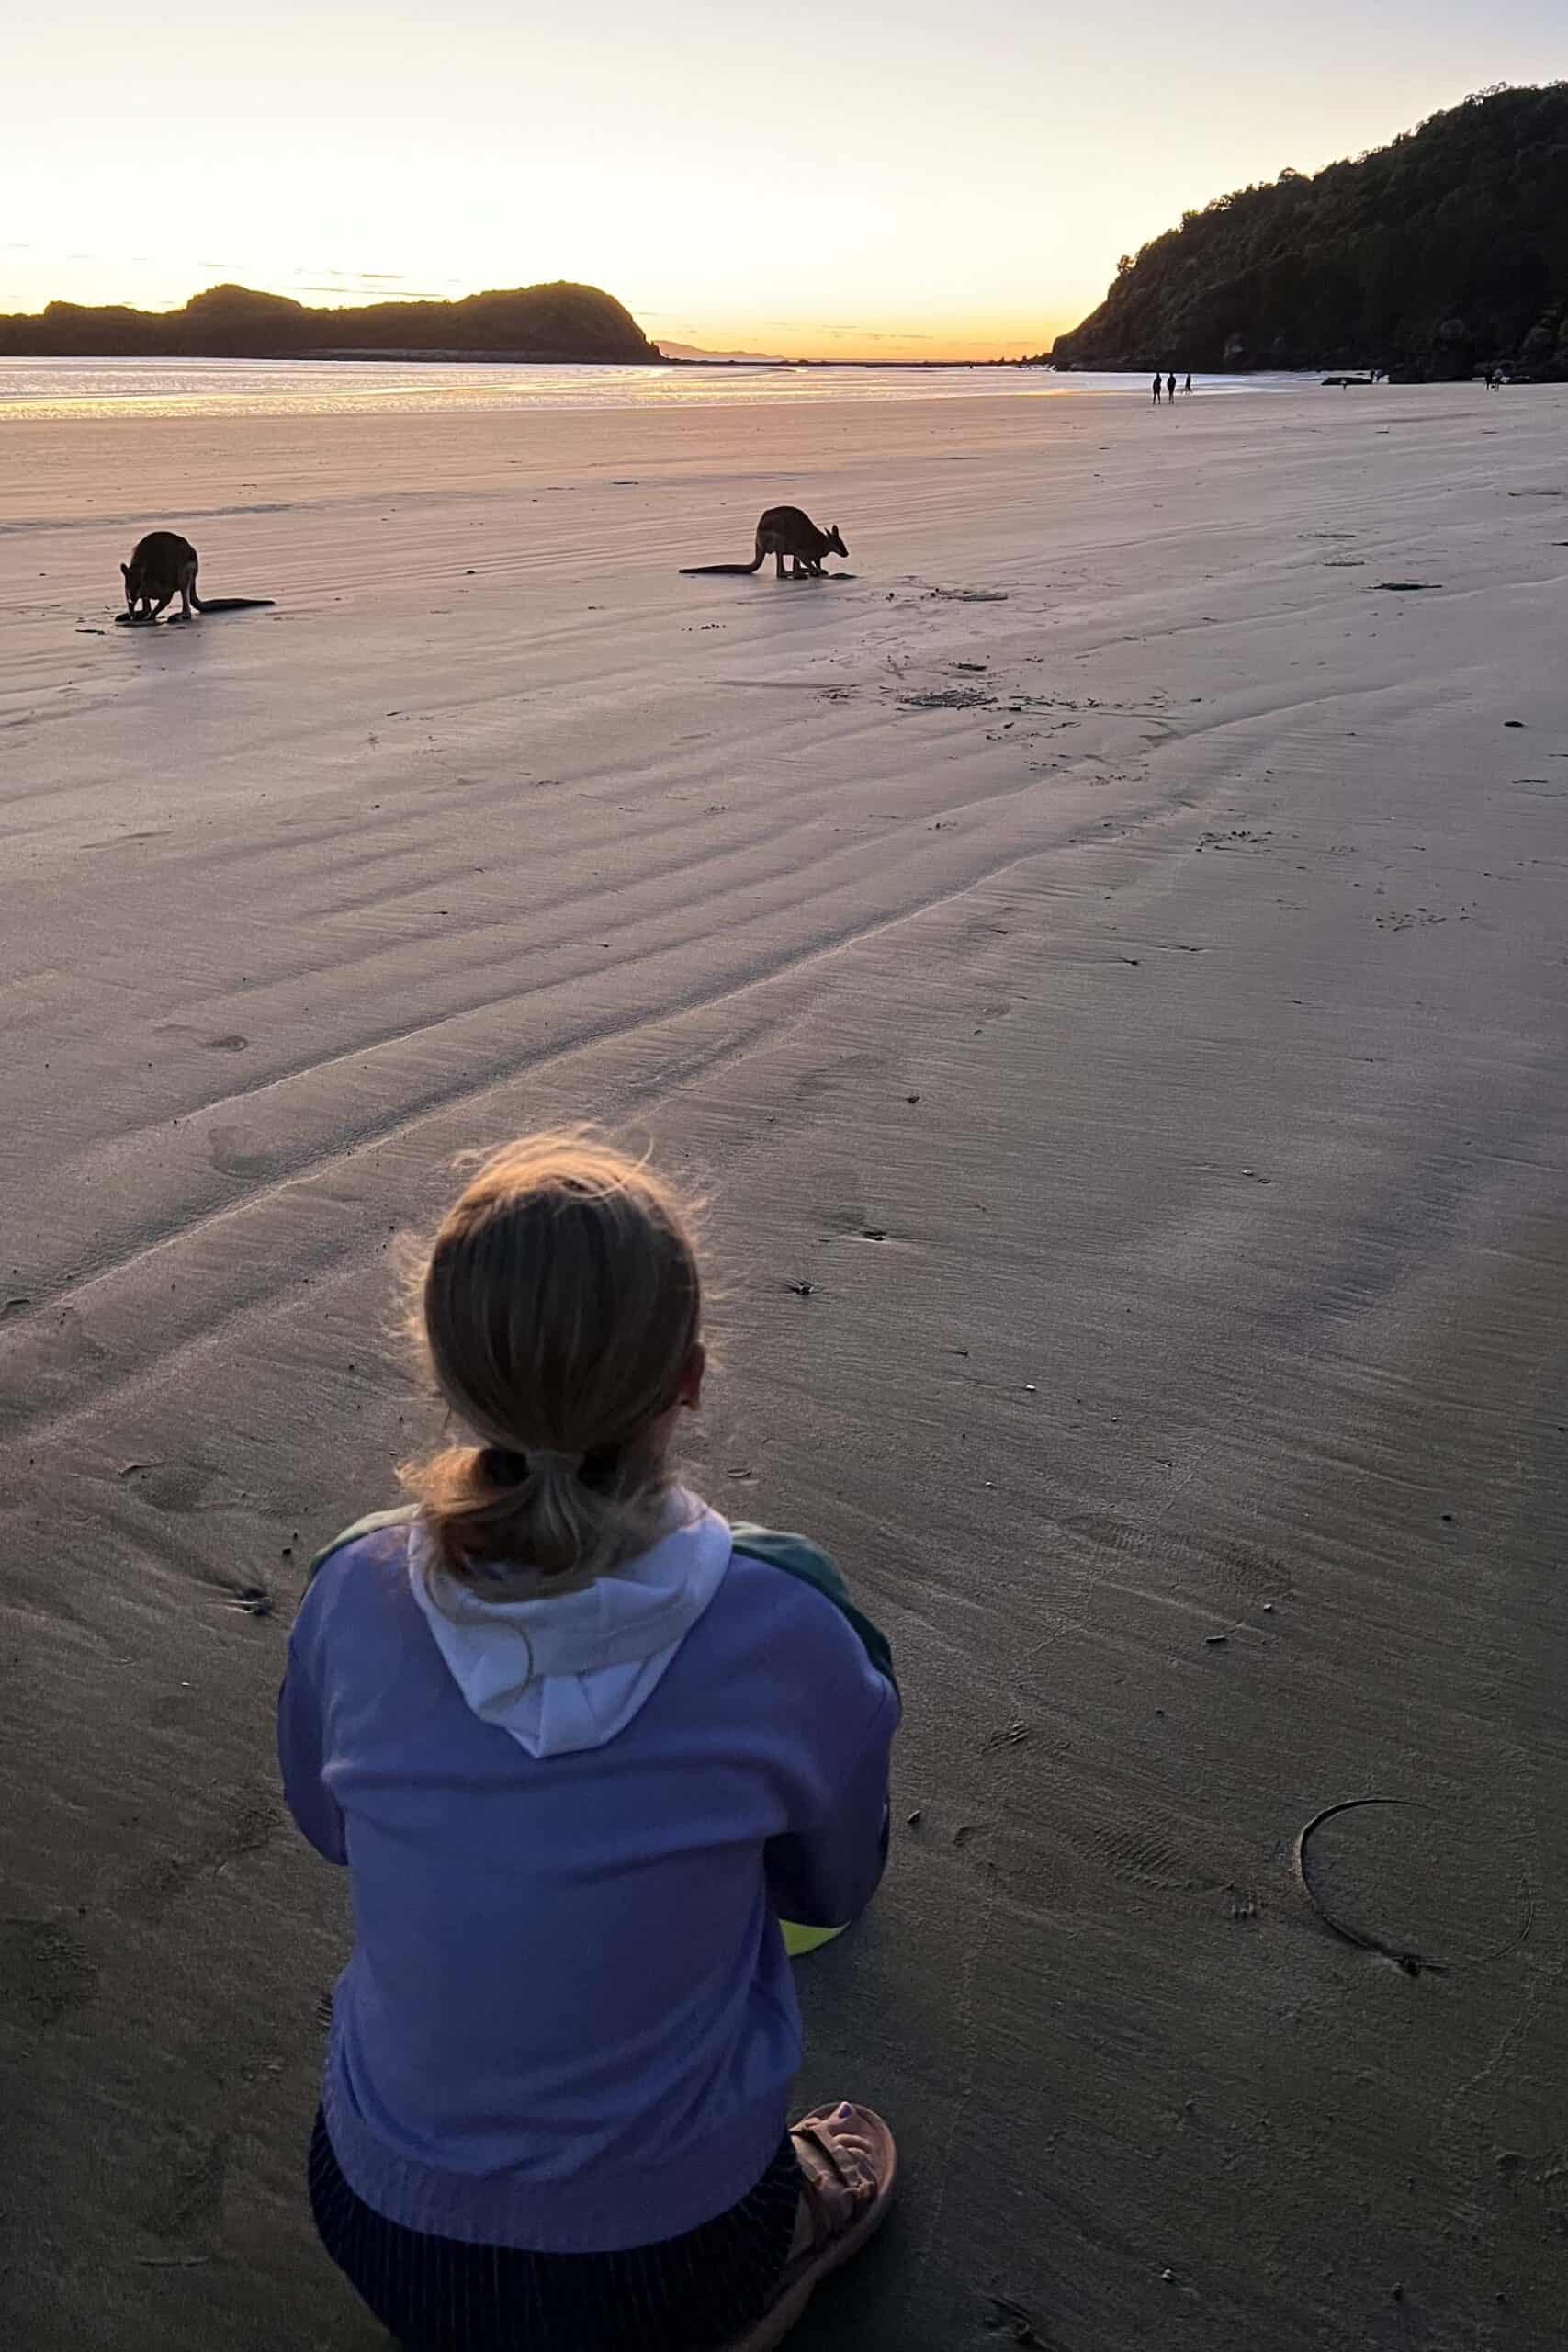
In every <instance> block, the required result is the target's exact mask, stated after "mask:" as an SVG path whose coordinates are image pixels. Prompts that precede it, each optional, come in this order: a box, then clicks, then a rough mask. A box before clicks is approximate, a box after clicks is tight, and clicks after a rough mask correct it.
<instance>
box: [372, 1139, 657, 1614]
mask: <svg viewBox="0 0 1568 2352" xmlns="http://www.w3.org/2000/svg"><path fill="white" fill-rule="evenodd" d="M414 1320H415V1326H416V1332H417V1336H418V1339H419V1340H420V1342H421V1345H422V1347H423V1351H424V1352H425V1354H426V1356H427V1359H428V1362H429V1364H430V1368H431V1370H432V1372H433V1373H434V1378H435V1382H436V1385H437V1386H438V1388H439V1390H440V1392H441V1394H442V1396H443V1397H445V1399H446V1403H447V1405H448V1406H449V1407H450V1408H451V1409H452V1411H453V1412H454V1414H455V1415H457V1418H458V1419H459V1420H461V1421H462V1422H463V1423H465V1424H466V1426H467V1428H468V1430H470V1431H472V1433H473V1435H474V1436H475V1437H476V1438H477V1439H479V1441H480V1442H479V1443H478V1444H474V1443H467V1442H464V1443H453V1444H447V1445H444V1446H442V1447H440V1448H439V1449H438V1450H437V1451H436V1452H435V1453H434V1454H432V1455H431V1456H429V1457H428V1458H427V1459H426V1460H424V1461H423V1462H417V1463H412V1464H405V1466H404V1467H403V1469H402V1471H401V1472H400V1476H401V1479H402V1483H403V1486H404V1487H405V1489H406V1490H407V1491H408V1492H409V1493H410V1494H411V1495H412V1497H413V1498H414V1499H415V1501H416V1502H417V1503H418V1504H419V1506H420V1510H421V1514H422V1516H423V1520H424V1521H425V1523H426V1525H427V1527H428V1528H429V1530H430V1532H431V1535H432V1537H433V1539H434V1544H435V1546H436V1551H437V1555H438V1556H439V1558H440V1560H441V1563H442V1565H443V1566H444V1567H445V1568H446V1570H447V1571H448V1573H449V1574H450V1575H452V1576H454V1577H457V1578H458V1580H459V1581H461V1582H464V1583H468V1584H470V1585H476V1586H486V1587H493V1583H494V1580H495V1577H496V1575H497V1573H498V1572H500V1573H504V1571H505V1569H506V1568H507V1567H508V1566H513V1567H516V1568H520V1569H527V1570H533V1571H535V1572H543V1573H545V1574H548V1575H562V1576H566V1575H570V1576H574V1577H592V1576H595V1575H599V1574H602V1573H603V1572H604V1570H605V1569H607V1568H610V1567H613V1566H615V1564H616V1562H617V1561H620V1560H623V1559H629V1558H630V1557H632V1556H633V1555H635V1554H636V1553H637V1552H641V1551H646V1550H647V1549H649V1546H650V1545H651V1544H655V1543H657V1542H658V1541H659V1538H660V1535H662V1534H663V1533H664V1532H666V1531H667V1529H668V1527H669V1524H670V1512H671V1474H670V1470H669V1466H668V1462H667V1451H668V1440H669V1435H670V1422H669V1416H670V1415H671V1413H672V1411H673V1409H674V1408H675V1406H676V1405H677V1404H678V1403H679V1402H680V1401H681V1397H682V1390H683V1387H684V1385H686V1383H687V1382H688V1380H689V1378H690V1376H691V1374H692V1370H693V1367H694V1365H696V1366H697V1367H698V1369H699V1373H700V1362H701V1358H700V1351H699V1341H698V1334H699V1330H700V1321H701V1281H700V1276H699V1273H698V1270H697V1264H696V1256H695V1251H694V1247H693V1242H692V1238H691V1234H690V1231H689V1229H688V1225H687V1219H686V1214H685V1212H684V1211H683V1209H682V1204H681V1203H680V1202H679V1200H678V1199H677V1197H676V1195H675V1194H674V1193H672V1192H671V1190H670V1189H669V1188H668V1187H667V1186H666V1185H665V1184H664V1183H662V1182H660V1179H659V1178H657V1177H655V1176H654V1175H653V1173H652V1171H651V1170H649V1168H648V1167H647V1166H646V1165H644V1164H642V1163H639V1162H637V1161H635V1160H631V1159H626V1157H624V1156H623V1155H622V1154H621V1153H619V1152H617V1151H615V1150H614V1149H612V1148H610V1147H609V1146H607V1145H604V1144H599V1143H595V1142H592V1141H590V1140H587V1139H585V1138H583V1137H581V1136H559V1135H555V1136H551V1135H544V1136H528V1137H525V1139H524V1140H523V1141H522V1142H519V1143H516V1144H513V1145H511V1146H509V1147H508V1148H506V1149H505V1150H504V1151H502V1152H498V1153H497V1154H496V1155H495V1156H494V1157H493V1158H492V1159H489V1160H487V1161H485V1162H484V1164H483V1165H482V1166H481V1168H480V1170H479V1173H478V1175H477V1176H476V1177H475V1178H474V1180H473V1182H471V1183H470V1184H469V1185H468V1188H467V1190H466V1191H465V1192H464V1193H463V1194H462V1196H461V1197H460V1199H459V1200H458V1201H457V1204H456V1205H455V1206H454V1207H453V1208H452V1209H451V1210H450V1212H449V1213H448V1215H447V1216H446V1218H445V1219H444V1220H443V1222H442V1225H441V1227H440V1229H439V1231H438V1232H437V1234H436V1237H435V1239H434V1244H433V1245H432V1248H431V1251H430V1255H429V1259H428V1261H427V1262H426V1265H425V1267H424V1271H423V1280H422V1282H421V1284H420V1295H419V1302H418V1306H417V1309H416V1312H415V1317H414Z"/></svg>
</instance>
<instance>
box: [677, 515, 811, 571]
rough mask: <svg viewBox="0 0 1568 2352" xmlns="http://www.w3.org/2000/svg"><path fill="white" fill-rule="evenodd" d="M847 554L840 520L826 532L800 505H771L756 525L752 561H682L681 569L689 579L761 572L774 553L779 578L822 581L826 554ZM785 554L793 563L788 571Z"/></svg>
mask: <svg viewBox="0 0 1568 2352" xmlns="http://www.w3.org/2000/svg"><path fill="white" fill-rule="evenodd" d="M848 554H849V549H848V548H847V547H846V546H845V545H844V543H843V541H842V539H841V538H840V537H839V526H838V525H837V523H829V526H828V528H827V529H826V530H825V531H819V530H818V527H817V526H816V524H815V523H814V522H813V521H812V519H811V517H810V515H803V514H802V513H801V511H800V509H799V507H798V506H770V507H769V509H768V511H767V513H766V514H765V515H763V517H762V519H761V522H760V523H759V524H758V526H757V552H756V554H755V555H754V556H753V557H752V559H751V560H750V563H683V564H682V566H681V570H682V572H683V573H684V574H685V576H686V577H687V578H688V579H694V578H695V576H696V575H697V573H698V572H707V571H726V572H750V571H761V569H762V566H763V564H764V563H765V562H766V561H767V559H768V558H769V556H772V557H773V561H774V562H775V564H776V565H777V566H778V571H777V575H776V576H777V577H778V578H779V579H780V580H784V579H790V580H820V579H821V577H822V559H823V557H824V556H825V555H843V556H847V555H848ZM786 555H787V556H788V557H789V559H790V560H791V563H792V564H793V566H794V569H793V570H792V571H789V572H787V573H786V572H785V571H784V558H785V556H786Z"/></svg>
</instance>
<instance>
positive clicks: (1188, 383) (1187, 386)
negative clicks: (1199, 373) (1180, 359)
mask: <svg viewBox="0 0 1568 2352" xmlns="http://www.w3.org/2000/svg"><path fill="white" fill-rule="evenodd" d="M1181 389H1182V390H1183V391H1184V392H1190V390H1192V370H1191V368H1189V369H1188V370H1187V381H1186V382H1185V383H1184V384H1183V385H1182V387H1181Z"/></svg>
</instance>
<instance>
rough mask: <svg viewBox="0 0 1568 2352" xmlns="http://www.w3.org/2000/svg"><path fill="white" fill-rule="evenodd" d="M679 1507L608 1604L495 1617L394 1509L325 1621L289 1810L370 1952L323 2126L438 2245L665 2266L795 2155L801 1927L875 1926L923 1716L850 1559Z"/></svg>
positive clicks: (287, 1725)
mask: <svg viewBox="0 0 1568 2352" xmlns="http://www.w3.org/2000/svg"><path fill="white" fill-rule="evenodd" d="M682 1501H683V1502H684V1504H685V1505H686V1506H687V1509H686V1513H685V1515H684V1516H682V1519H681V1521H680V1522H679V1524H677V1525H675V1526H674V1527H673V1528H672V1531H671V1533H670V1534H669V1535H667V1536H666V1537H665V1538H664V1540H663V1541H662V1542H661V1543H660V1544H657V1545H655V1546H654V1548H653V1550H652V1551H650V1552H649V1553H647V1554H645V1555H642V1557H641V1559H639V1560H637V1561H628V1562H626V1563H625V1564H624V1565H623V1566H622V1567H621V1568H620V1569H618V1570H617V1571H615V1574H614V1575H613V1576H610V1577H600V1578H599V1579H597V1580H596V1582H595V1583H593V1584H592V1585H591V1586H587V1587H579V1588H576V1589H570V1590H566V1591H561V1590H559V1589H556V1590H553V1591H549V1592H547V1591H546V1590H545V1589H543V1588H542V1587H541V1586H540V1584H539V1581H538V1580H537V1579H535V1580H533V1582H532V1583H529V1582H528V1581H527V1580H524V1582H523V1583H522V1584H521V1585H513V1586H510V1587H509V1588H508V1590H507V1596H506V1599H505V1600H503V1601H502V1603H501V1604H500V1605H498V1606H495V1607H494V1608H493V1611H492V1609H491V1604H489V1603H487V1602H476V1601H475V1600H472V1598H471V1597H470V1596H469V1595H468V1594H467V1593H466V1592H463V1591H459V1590H458V1589H457V1588H455V1587H452V1586H450V1585H449V1584H447V1583H446V1580H445V1579H443V1578H442V1577H441V1576H440V1573H439V1571H438V1570H437V1569H435V1568H434V1564H433V1562H432V1560H431V1558H430V1556H429V1554H428V1550H427V1547H425V1545H424V1544H423V1537H422V1533H421V1531H420V1530H419V1528H418V1525H417V1522H416V1521H412V1520H411V1519H409V1518H407V1517H399V1518H395V1519H393V1520H391V1521H385V1522H381V1523H379V1524H375V1525H372V1526H371V1528H370V1530H369V1532H365V1533H360V1532H356V1531H355V1532H351V1533H350V1535H349V1537H348V1538H346V1539H344V1541H343V1542H342V1543H341V1544H339V1545H338V1546H337V1547H335V1548H333V1550H332V1551H330V1552H329V1553H328V1554H327V1555H325V1557H324V1559H323V1561H322V1562H321V1566H320V1570H319V1573H318V1574H317V1575H316V1577H315V1578H314V1580H313V1582H312V1583H311V1585H310V1589H309V1591H308V1592H307V1594H306V1596H305V1600H304V1603H303V1605H302V1607H301V1609H300V1611H299V1620H298V1623H296V1625H295V1628H294V1633H293V1636H292V1639H291V1641H290V1643H289V1653H288V1674H287V1677H286V1679H285V1681H284V1685H283V1691H282V1694H281V1697H280V1700H279V1707H278V1744H279V1753H280V1757H281V1760H282V1767H283V1782H284V1790H285V1792H286V1794H287V1796H288V1803H289V1805H290V1807H291V1809H292V1811H293V1814H294V1817H295V1819H296V1821H297V1822H298V1823H299V1827H300V1828H301V1829H302V1830H303V1832H304V1834H305V1836H306V1837H307V1838H309V1839H310V1843H311V1844H312V1845H313V1846H314V1847H315V1848H316V1849H317V1850H318V1852H320V1853H321V1854H323V1855H325V1856H326V1858H327V1859H328V1860H330V1861H335V1862H346V1863H347V1865H348V1869H349V1874H350V1880H351V1884H352V1889H353V1896H354V1914H355V1947H354V1951H353V1953H352V1955H351V1957H350V1960H349V1962H348V1965H347V1967H346V1968H345V1969H344V1973H343V1975H342V1976H341V1978H340V1979H339V1981H338V1985H337V1991H336V1995H335V1997H334V2003H333V2030H332V2037H331V2041H330V2045H329V2049H328V2053H327V2063H326V2075H325V2083H324V2088H323V2093H322V2104H323V2107H324V2109H325V2112H326V2119H327V2126H328V2130H329V2131H330V2133H331V2136H332V2141H333V2147H334V2149H335V2151H336V2154H337V2158H338V2162H339V2164H340V2165H341V2166H342V2168H343V2171H344V2175H345V2177H347V2179H348V2181H349V2183H350V2185H351V2186H352V2187H353V2188H355V2191H356V2192H357V2193H358V2195H359V2196H360V2197H361V2198H362V2199H364V2200H365V2202H366V2203H367V2204H368V2205H370V2206H372V2207H374V2208H375V2210H376V2211H378V2212H380V2213H382V2214H384V2215H386V2216H387V2217H388V2219H389V2220H391V2221H394V2222H402V2223H403V2224H404V2225H405V2226H406V2227H408V2228H411V2229H415V2230H423V2231H426V2232H430V2233H434V2234H436V2235H439V2236H444V2237H453V2238H460V2239H463V2240H466V2241H467V2242H468V2243H470V2244H476V2245H509V2246H520V2247H527V2248H531V2249H534V2250H536V2251H538V2252H558V2253H575V2252H581V2253H591V2252H604V2251H609V2250H613V2249H619V2248H624V2247H628V2246H635V2245H646V2244H649V2243H651V2242H653V2241H654V2240H656V2239H660V2238H668V2237H674V2236H677V2235H679V2234H681V2233H682V2232H684V2231H686V2230H690V2229H694V2228H696V2227H697V2226H698V2225H699V2224H700V2223H701V2222H705V2221H709V2220H711V2219H712V2218H713V2217H714V2216H715V2215H716V2214H718V2213H721V2212H723V2211H726V2210H727V2209H728V2207H729V2206H731V2205H733V2204H736V2203H738V2202H739V2200H740V2199H742V2198H743V2197H745V2196H746V2195H747V2194H748V2192H749V2191H750V2189H751V2188H753V2187H754V2186H755V2184H756V2182H757V2181H758V2180H759V2179H760V2178H761V2175H762V2173H763V2172H764V2171H765V2170H766V2168H767V2166H768V2165H769V2163H770V2162H771V2161H772V2159H773V2155H774V2154H775V2153H776V2151H777V2149H778V2145H779V2143H780V2141H781V2140H782V2138H783V2136H784V2131H785V2128H786V2124H787V2119H788V2102H789V2093H790V2085H791V2080H792V2077H793V2076H794V2075H795V2070H796V2068H797V2066H798V2064H799V2062H800V2048H801V2045H800V2020H799V2013H798V2011H797V2009H796V2007H795V1987H794V1985H793V1982H792V1980H791V1973H790V1967H789V1963H788V1962H787V1960H786V1959H785V1957H784V1947H783V1943H782V1940H781V1939H780V1935H779V1930H778V1926H777V1917H778V1915H780V1914H782V1915H783V1916H784V1917H789V1918H793V1919H796V1920H799V1921H800V1922H802V1923H803V1924H806V1925H818V1926H824V1927H828V1926H838V1925H840V1924H841V1923H842V1922H844V1921H846V1920H848V1919H851V1918H852V1917H854V1916H855V1914H856V1913H857V1912H858V1911H860V1910H861V1909H863V1906H864V1905H865V1904H866V1903H867V1902H868V1901H869V1899H870V1897H871V1895H872V1894H873V1892H874V1888H875V1886H876V1883H877V1880H878V1878H879V1876H880V1874H881V1870H882V1860H883V1854H884V1852H885V1849H886V1798H887V1765H888V1750H889V1746H890V1743H891V1740H892V1736H893V1733H894V1730H895V1729H896V1727H897V1719H898V1702H897V1694H896V1692H895V1690H894V1688H893V1685H892V1683H891V1681H890V1680H889V1679H888V1678H887V1677H886V1675H885V1674H884V1673H883V1672H881V1671H880V1670H879V1668H878V1667H877V1666H875V1665H874V1664H873V1663H872V1659H871V1657H870V1656H868V1652H867V1646H866V1645H865V1643H864V1642H863V1638H862V1634H861V1633H860V1632H857V1631H856V1630H855V1627H856V1625H860V1624H863V1621H861V1620H858V1619H854V1620H853V1622H852V1612H851V1614H848V1615H847V1614H846V1613H845V1609H844V1607H843V1606H842V1605H840V1600H836V1599H835V1598H834V1597H831V1596H832V1595H833V1593H834V1592H835V1590H836V1591H837V1592H839V1593H840V1594H841V1587H839V1586H838V1585H837V1579H836V1577H834V1574H833V1571H832V1569H831V1567H830V1566H829V1564H827V1563H826V1562H824V1561H823V1560H822V1558H821V1555H816V1554H812V1553H811V1552H810V1547H808V1546H805V1545H801V1544H798V1539H785V1538H778V1537H766V1538H763V1539H762V1544H761V1549H763V1550H767V1549H768V1548H769V1547H773V1553H774V1556H773V1558H762V1557H758V1556H752V1555H749V1554H748V1553H746V1552H742V1551H740V1550H739V1549H737V1548H734V1546H733V1544H732V1539H731V1532H730V1530H729V1528H728V1526H727V1525H726V1523H725V1522H724V1521H723V1520H721V1519H720V1518H719V1517H718V1516H717V1514H716V1513H715V1512H713V1511H709V1510H706V1509H705V1507H703V1506H702V1505H700V1504H698V1503H696V1502H695V1501H694V1498H682ZM745 1540H747V1539H745V1538H742V1541H745ZM792 1544H793V1545H794V1546H795V1552H796V1553H799V1554H804V1555H807V1563H806V1565H805V1566H799V1565H795V1566H793V1570H792V1566H791V1561H790V1559H789V1557H788V1556H786V1555H788V1553H789V1547H790V1546H791V1545H792ZM514 1595H520V1596H521V1597H514ZM865 1630H866V1631H867V1633H868V1634H872V1635H873V1636H874V1629H870V1628H867V1629H865ZM873 1646H875V1642H874V1640H873ZM879 1654H881V1655H885V1653H879Z"/></svg>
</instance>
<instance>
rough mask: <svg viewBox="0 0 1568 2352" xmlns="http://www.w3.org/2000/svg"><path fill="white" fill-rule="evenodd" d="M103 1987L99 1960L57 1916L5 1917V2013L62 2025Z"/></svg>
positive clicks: (0, 1967)
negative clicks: (91, 1956)
mask: <svg viewBox="0 0 1568 2352" xmlns="http://www.w3.org/2000/svg"><path fill="white" fill-rule="evenodd" d="M97 1989H98V1971H97V1966H96V1962H94V1961H93V1960H92V1959H91V1958H90V1957H89V1955H88V1953H87V1951H86V1948H85V1945H84V1944H83V1941H82V1939H81V1938H80V1936H78V1935H77V1933H76V1931H75V1929H74V1928H67V1927H65V1926H64V1925H62V1922H61V1921H60V1920H58V1919H0V2015H9V2016H13V2017H21V2018H27V2020H28V2023H29V2024H30V2025H35V2026H47V2025H57V2024H58V2023H59V2021H60V2019H61V2018H63V2017H68V2016H69V2015H70V2013H71V2011H72V2010H73V2009H80V2008H85V2006H86V2004H87V2003H88V2002H89V2001H90V2000H91V1999H92V1998H93V1996H94V1994H95V1993H96V1991H97Z"/></svg>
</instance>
